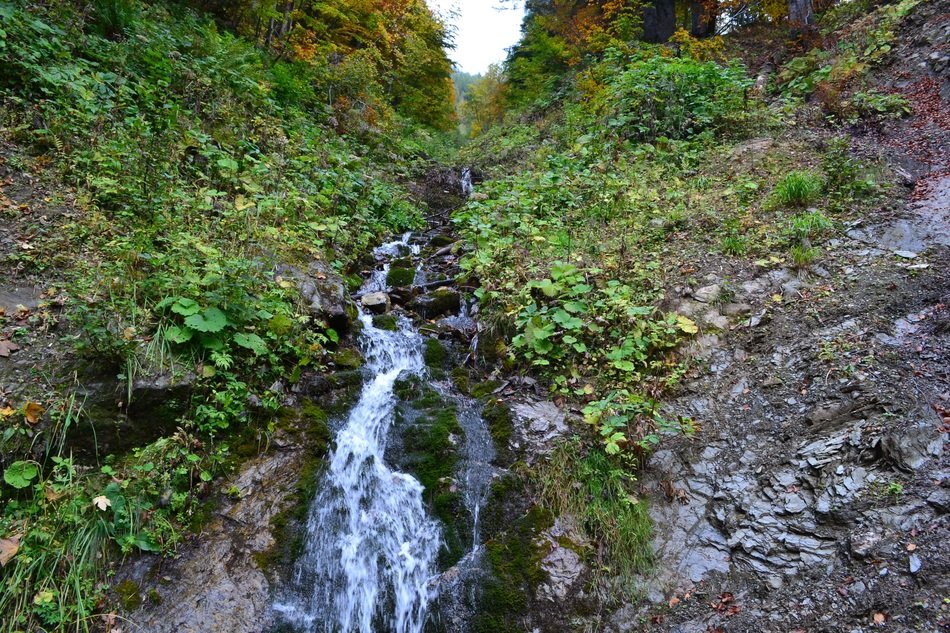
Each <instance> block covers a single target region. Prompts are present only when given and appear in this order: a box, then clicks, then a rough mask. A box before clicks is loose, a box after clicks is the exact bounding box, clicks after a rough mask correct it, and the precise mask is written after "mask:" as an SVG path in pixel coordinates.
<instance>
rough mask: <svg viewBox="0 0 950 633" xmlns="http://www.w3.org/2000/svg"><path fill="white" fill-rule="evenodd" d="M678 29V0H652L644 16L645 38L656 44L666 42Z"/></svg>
mask: <svg viewBox="0 0 950 633" xmlns="http://www.w3.org/2000/svg"><path fill="white" fill-rule="evenodd" d="M674 31H676V0H651V1H650V2H648V3H647V4H646V8H645V11H644V16H643V39H644V40H645V41H647V42H652V43H654V44H658V43H662V42H665V41H666V40H668V39H670V36H671V35H673V32H674Z"/></svg>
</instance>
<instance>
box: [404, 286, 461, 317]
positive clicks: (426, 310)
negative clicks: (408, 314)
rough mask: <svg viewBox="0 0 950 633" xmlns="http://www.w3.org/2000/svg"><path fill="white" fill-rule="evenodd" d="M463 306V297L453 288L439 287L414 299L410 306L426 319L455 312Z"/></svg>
mask: <svg viewBox="0 0 950 633" xmlns="http://www.w3.org/2000/svg"><path fill="white" fill-rule="evenodd" d="M461 306H462V297H461V295H459V293H458V291H456V290H453V289H452V288H437V289H435V290H433V291H432V292H430V293H428V294H424V295H420V296H418V297H416V298H415V299H413V301H412V303H411V304H410V305H409V307H410V308H411V309H412V310H413V311H415V312H416V313H417V314H418V315H419V316H421V317H422V318H424V319H435V318H437V317H441V316H445V315H448V314H455V313H457V312H458V311H459V309H460V308H461Z"/></svg>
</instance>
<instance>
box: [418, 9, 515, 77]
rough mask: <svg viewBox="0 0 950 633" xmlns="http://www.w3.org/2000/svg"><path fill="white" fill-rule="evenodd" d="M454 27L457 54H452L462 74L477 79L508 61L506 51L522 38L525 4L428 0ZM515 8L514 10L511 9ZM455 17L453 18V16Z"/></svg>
mask: <svg viewBox="0 0 950 633" xmlns="http://www.w3.org/2000/svg"><path fill="white" fill-rule="evenodd" d="M427 2H428V3H429V6H430V7H432V8H433V9H434V10H435V12H436V13H438V14H439V15H442V16H445V17H447V19H448V22H449V24H450V25H451V26H454V27H455V50H452V51H449V57H451V58H452V60H453V61H454V62H456V65H457V66H458V68H459V70H462V71H464V72H467V73H472V74H473V75H477V74H480V73H484V72H485V71H486V70H488V66H489V65H491V64H493V63H496V62H502V61H504V60H505V57H507V56H508V53H507V51H506V49H507V48H509V47H510V46H513V45H514V44H515V43H517V41H518V38H519V37H520V36H521V18H522V17H523V16H524V3H523V2H520V1H519V2H511V1H510V0H509V1H508V2H505V3H502V2H500V1H499V0H427ZM512 6H514V7H515V8H512ZM453 11H454V12H455V15H451V12H453Z"/></svg>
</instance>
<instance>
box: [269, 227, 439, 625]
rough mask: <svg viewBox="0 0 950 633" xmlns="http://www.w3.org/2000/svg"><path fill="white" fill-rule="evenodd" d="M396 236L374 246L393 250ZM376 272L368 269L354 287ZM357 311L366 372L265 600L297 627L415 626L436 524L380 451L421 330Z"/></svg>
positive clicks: (411, 483) (414, 486)
mask: <svg viewBox="0 0 950 633" xmlns="http://www.w3.org/2000/svg"><path fill="white" fill-rule="evenodd" d="M406 241H407V240H406V238H405V237H404V238H403V240H402V241H401V242H398V243H390V244H386V245H384V246H382V247H380V249H379V250H378V252H381V253H385V254H389V253H390V251H392V252H394V253H395V252H397V251H398V248H399V247H398V245H400V244H401V245H402V246H403V247H405V245H406ZM382 279H383V280H384V279H385V275H383V276H382ZM380 281H381V280H380V279H379V276H378V275H375V276H374V278H373V279H371V280H369V281H368V283H367V287H364V290H368V289H370V288H372V287H373V286H374V285H375V286H378V285H379V283H380ZM383 283H385V282H384V281H383ZM360 320H361V321H362V323H363V333H362V336H361V344H362V348H363V352H364V355H365V358H366V367H367V369H368V371H369V372H370V378H369V380H368V381H367V382H366V384H365V385H364V386H363V391H362V394H361V396H360V399H359V402H357V404H356V406H355V407H354V408H353V409H352V410H351V411H350V414H349V417H348V419H347V420H346V423H345V424H344V425H343V427H342V428H341V429H340V431H339V433H338V435H337V438H336V447H335V449H334V451H333V453H332V455H331V456H330V458H329V467H328V469H327V472H326V474H325V476H324V478H323V481H322V488H321V489H320V491H319V492H318V494H317V497H316V499H315V500H314V503H313V505H312V506H311V511H310V515H309V518H308V521H307V534H306V548H305V550H304V553H303V555H302V556H301V557H300V559H299V560H298V562H297V564H296V566H295V570H294V589H293V591H292V592H291V594H290V595H289V596H286V597H285V599H284V600H283V601H281V602H278V603H277V604H275V606H274V608H275V610H276V611H277V612H278V614H279V615H280V617H281V619H282V620H284V621H285V622H287V623H289V624H291V625H294V626H295V627H297V628H299V629H303V630H305V631H326V632H331V631H332V632H334V633H350V632H355V631H359V633H371V632H372V631H392V632H393V633H419V632H420V631H421V630H422V628H423V626H424V624H425V618H426V610H427V607H428V603H429V599H430V595H429V592H430V588H429V587H430V581H431V580H432V578H433V576H434V574H435V573H436V567H435V560H436V555H437V553H438V550H439V548H440V546H441V533H440V528H439V524H438V523H437V522H435V521H434V520H432V519H431V518H429V517H428V516H427V514H426V510H425V506H424V505H423V502H422V493H423V488H422V485H421V484H420V483H419V482H418V481H416V480H415V479H414V478H413V477H411V476H409V475H407V474H404V473H399V472H395V471H393V470H390V469H389V467H388V466H387V465H386V463H385V462H384V461H383V455H384V452H385V448H386V437H387V435H388V432H389V427H390V425H391V424H392V421H393V415H394V411H395V400H396V399H395V397H394V395H393V385H394V383H395V381H396V379H397V378H398V377H399V376H400V374H402V373H403V372H406V373H409V374H421V373H422V372H423V370H424V363H423V360H422V338H421V336H420V335H419V334H418V333H417V332H415V331H413V329H412V327H411V325H410V323H409V322H408V321H407V320H405V319H401V320H400V324H399V329H398V331H395V332H389V331H385V330H380V329H377V328H376V327H374V326H373V322H372V318H371V317H370V316H368V315H361V316H360Z"/></svg>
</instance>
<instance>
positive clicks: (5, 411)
mask: <svg viewBox="0 0 950 633" xmlns="http://www.w3.org/2000/svg"><path fill="white" fill-rule="evenodd" d="M14 413H16V409H14V408H13V407H4V408H2V409H0V418H9V417H10V416H11V415H13V414H14Z"/></svg>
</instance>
